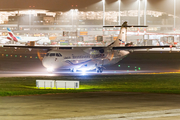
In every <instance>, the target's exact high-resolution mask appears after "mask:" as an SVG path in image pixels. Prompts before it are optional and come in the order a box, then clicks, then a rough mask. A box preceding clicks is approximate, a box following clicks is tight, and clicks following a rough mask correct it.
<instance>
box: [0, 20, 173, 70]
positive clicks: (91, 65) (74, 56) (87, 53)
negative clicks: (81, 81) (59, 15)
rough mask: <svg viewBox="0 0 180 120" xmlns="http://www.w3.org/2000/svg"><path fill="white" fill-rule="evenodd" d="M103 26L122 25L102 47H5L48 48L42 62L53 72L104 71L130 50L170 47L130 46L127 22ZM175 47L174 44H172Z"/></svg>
mask: <svg viewBox="0 0 180 120" xmlns="http://www.w3.org/2000/svg"><path fill="white" fill-rule="evenodd" d="M103 27H121V29H120V33H119V35H118V37H117V39H116V40H115V41H114V42H112V43H111V44H110V45H108V46H102V47H98V46H97V47H90V46H87V47H77V46H72V47H66V46H64V47H62V46H17V45H16V46H15V45H13V46H10V45H4V46H3V47H20V48H32V49H33V48H34V49H47V50H49V51H48V52H47V54H46V55H45V56H44V58H43V59H42V64H43V66H44V67H45V68H47V71H48V72H53V71H55V70H56V69H69V70H70V71H71V72H76V71H77V70H80V71H83V72H85V71H88V70H96V72H97V73H102V72H103V70H104V69H105V68H104V66H106V65H113V64H116V63H118V62H119V61H120V60H121V59H123V58H124V57H125V56H127V55H128V54H129V53H130V52H129V51H130V50H138V49H145V50H147V49H152V48H170V46H128V43H126V36H127V35H126V34H127V27H132V26H128V25H127V22H124V23H123V24H122V26H103ZM133 27H147V26H133ZM171 47H174V46H171Z"/></svg>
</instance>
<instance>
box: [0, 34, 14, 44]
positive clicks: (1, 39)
mask: <svg viewBox="0 0 180 120" xmlns="http://www.w3.org/2000/svg"><path fill="white" fill-rule="evenodd" d="M10 41H12V38H11V37H10V36H9V35H7V36H0V44H6V43H9V42H10Z"/></svg>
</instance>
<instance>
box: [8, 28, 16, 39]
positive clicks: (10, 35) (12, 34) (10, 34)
mask: <svg viewBox="0 0 180 120" xmlns="http://www.w3.org/2000/svg"><path fill="white" fill-rule="evenodd" d="M7 31H8V35H9V39H12V40H14V41H16V42H18V38H17V37H16V36H15V35H14V33H13V32H12V31H11V29H9V28H7Z"/></svg>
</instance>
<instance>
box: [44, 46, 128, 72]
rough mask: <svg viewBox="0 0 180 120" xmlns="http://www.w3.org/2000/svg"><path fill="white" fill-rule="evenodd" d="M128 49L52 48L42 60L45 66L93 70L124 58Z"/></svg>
mask: <svg viewBox="0 0 180 120" xmlns="http://www.w3.org/2000/svg"><path fill="white" fill-rule="evenodd" d="M127 54H129V52H128V51H123V50H122V51H113V50H108V49H104V50H103V53H100V52H99V50H92V49H90V48H76V49H70V50H51V51H49V52H48V53H47V54H46V56H45V57H44V58H43V60H42V64H43V66H44V67H46V68H47V69H48V68H52V69H59V68H61V69H72V68H74V69H76V70H84V69H85V70H93V69H96V68H97V67H99V66H104V65H112V64H116V63H117V62H119V61H120V59H122V58H124V57H125V56H126V55H127Z"/></svg>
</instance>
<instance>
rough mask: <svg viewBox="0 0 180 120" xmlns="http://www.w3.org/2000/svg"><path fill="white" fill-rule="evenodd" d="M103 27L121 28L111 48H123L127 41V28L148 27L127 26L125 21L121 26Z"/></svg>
mask: <svg viewBox="0 0 180 120" xmlns="http://www.w3.org/2000/svg"><path fill="white" fill-rule="evenodd" d="M103 27H121V29H120V32H119V35H118V37H117V39H116V40H115V41H114V42H113V43H112V44H111V45H110V46H112V47H118V46H125V45H126V39H127V28H128V27H148V26H133V25H131V26H128V24H127V21H125V22H124V23H123V24H122V25H121V26H103Z"/></svg>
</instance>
